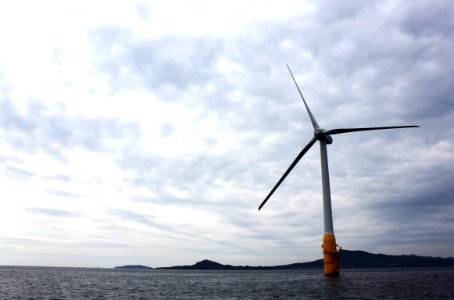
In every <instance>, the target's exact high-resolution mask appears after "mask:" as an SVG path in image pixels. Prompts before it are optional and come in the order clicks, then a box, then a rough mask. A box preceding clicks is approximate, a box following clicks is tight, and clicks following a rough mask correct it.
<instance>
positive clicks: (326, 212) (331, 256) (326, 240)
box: [259, 65, 419, 276]
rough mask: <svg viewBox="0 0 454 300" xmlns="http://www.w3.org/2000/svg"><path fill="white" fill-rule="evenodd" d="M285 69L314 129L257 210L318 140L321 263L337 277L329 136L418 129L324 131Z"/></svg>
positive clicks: (374, 128)
mask: <svg viewBox="0 0 454 300" xmlns="http://www.w3.org/2000/svg"><path fill="white" fill-rule="evenodd" d="M287 68H288V70H289V72H290V75H291V76H292V78H293V82H295V85H296V88H297V89H298V92H299V94H300V96H301V99H302V100H303V103H304V106H305V107H306V110H307V113H308V114H309V118H310V119H311V122H312V126H313V127H314V137H313V138H312V139H311V140H310V142H309V143H308V144H307V145H306V147H304V148H303V150H301V152H300V153H299V154H298V155H297V156H296V158H295V160H294V161H293V162H292V164H291V165H290V167H288V169H287V171H285V173H284V175H282V177H281V179H279V181H278V182H277V183H276V185H275V186H274V187H273V189H272V190H271V192H270V193H269V194H268V196H266V198H265V200H263V202H262V204H260V206H259V210H260V209H261V208H262V207H263V205H265V203H266V202H267V201H268V199H270V197H271V195H273V193H274V191H276V189H277V188H278V187H279V185H280V184H281V183H282V182H283V181H284V179H285V178H286V177H287V175H288V174H289V173H290V172H291V171H292V169H293V168H294V167H295V166H296V164H297V163H298V162H299V161H300V160H301V158H302V157H303V156H304V154H306V152H307V151H308V150H309V149H310V148H311V147H312V146H313V145H314V144H315V142H316V141H317V140H318V141H319V142H320V160H321V171H322V187H323V220H324V234H323V245H322V248H323V261H324V271H325V275H328V276H337V275H339V252H340V251H339V250H337V247H336V246H337V244H336V238H335V236H334V228H333V216H332V211H331V191H330V185H329V171H328V154H327V151H326V145H329V144H332V143H333V139H332V137H331V135H334V134H341V133H347V132H355V131H368V130H384V129H395V128H409V127H419V126H415V125H409V126H386V127H364V128H338V129H329V130H325V129H322V128H320V126H318V124H317V121H316V120H315V118H314V115H313V114H312V112H311V110H310V109H309V106H308V105H307V103H306V100H305V99H304V97H303V93H301V90H300V88H299V86H298V84H297V83H296V80H295V77H294V76H293V73H292V71H291V70H290V67H289V66H288V65H287Z"/></svg>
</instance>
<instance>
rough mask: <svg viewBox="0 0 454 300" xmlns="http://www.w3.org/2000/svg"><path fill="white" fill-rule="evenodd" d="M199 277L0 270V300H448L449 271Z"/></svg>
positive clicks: (452, 293)
mask: <svg viewBox="0 0 454 300" xmlns="http://www.w3.org/2000/svg"><path fill="white" fill-rule="evenodd" d="M322 272H323V271H322V270H292V271H287V270H285V271H284V270H266V271H262V270H260V271H236V270H226V271H202V270H150V271H145V270H140V271H139V270H138V271H135V270H134V271H133V270H118V269H86V268H51V267H0V299H454V268H452V267H444V268H435V267H428V268H390V269H345V270H341V272H342V273H341V276H339V277H337V278H328V277H325V276H324V275H323V274H322Z"/></svg>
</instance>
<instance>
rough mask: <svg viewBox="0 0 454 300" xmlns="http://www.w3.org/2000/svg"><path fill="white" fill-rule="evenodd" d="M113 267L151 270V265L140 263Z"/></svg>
mask: <svg viewBox="0 0 454 300" xmlns="http://www.w3.org/2000/svg"><path fill="white" fill-rule="evenodd" d="M115 269H128V270H153V268H152V267H147V266H142V265H126V266H118V267H115Z"/></svg>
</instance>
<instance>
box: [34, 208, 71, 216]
mask: <svg viewBox="0 0 454 300" xmlns="http://www.w3.org/2000/svg"><path fill="white" fill-rule="evenodd" d="M27 212H29V213H31V214H40V215H47V216H51V217H62V218H67V217H72V218H74V217H79V216H80V214H79V213H77V212H73V211H68V210H63V209H54V208H40V207H30V208H27Z"/></svg>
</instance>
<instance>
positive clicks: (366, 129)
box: [324, 125, 419, 135]
mask: <svg viewBox="0 0 454 300" xmlns="http://www.w3.org/2000/svg"><path fill="white" fill-rule="evenodd" d="M411 127H419V126H416V125H408V126H385V127H364V128H338V129H330V130H327V131H325V132H324V133H325V135H330V134H340V133H347V132H355V131H369V130H384V129H396V128H411Z"/></svg>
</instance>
